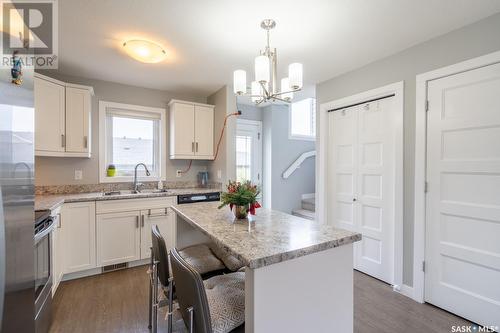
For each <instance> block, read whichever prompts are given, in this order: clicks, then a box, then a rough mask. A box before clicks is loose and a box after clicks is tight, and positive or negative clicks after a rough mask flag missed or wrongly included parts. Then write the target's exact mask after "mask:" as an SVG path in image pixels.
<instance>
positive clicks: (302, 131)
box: [289, 98, 316, 140]
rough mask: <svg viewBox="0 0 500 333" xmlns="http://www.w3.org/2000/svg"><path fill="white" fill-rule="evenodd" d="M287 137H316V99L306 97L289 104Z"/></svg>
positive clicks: (299, 138)
mask: <svg viewBox="0 0 500 333" xmlns="http://www.w3.org/2000/svg"><path fill="white" fill-rule="evenodd" d="M289 138H290V139H298V140H315V139H316V99H315V98H306V99H303V100H301V101H298V102H295V103H292V104H291V105H290V126H289Z"/></svg>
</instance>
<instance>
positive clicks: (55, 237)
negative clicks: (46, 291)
mask: <svg viewBox="0 0 500 333" xmlns="http://www.w3.org/2000/svg"><path fill="white" fill-rule="evenodd" d="M52 218H53V219H54V225H55V226H54V229H53V231H52V248H51V251H52V252H51V253H52V257H51V258H52V273H51V274H52V296H53V295H54V294H55V293H56V290H57V287H59V283H60V282H61V280H62V277H63V274H64V251H63V250H62V246H63V244H62V241H63V240H64V237H63V235H62V230H61V212H60V209H58V211H54V212H52Z"/></svg>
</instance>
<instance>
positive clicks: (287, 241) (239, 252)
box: [172, 202, 361, 269]
mask: <svg viewBox="0 0 500 333" xmlns="http://www.w3.org/2000/svg"><path fill="white" fill-rule="evenodd" d="M219 204H220V203H219V202H203V203H193V204H188V205H175V206H172V209H173V210H174V211H175V212H176V213H177V215H178V216H180V217H182V219H184V220H185V221H187V222H188V223H189V224H191V225H193V226H194V227H196V228H197V229H199V230H200V231H201V232H203V233H204V234H205V235H206V236H208V237H209V238H210V240H211V241H213V242H214V243H215V244H216V245H217V246H219V247H222V248H223V249H225V250H227V251H228V252H229V253H231V254H233V255H234V256H236V257H237V258H238V259H239V260H241V261H242V262H243V263H244V264H245V265H246V266H248V267H250V268H252V269H256V268H260V267H264V266H268V265H272V264H276V263H279V262H282V261H286V260H291V259H294V258H298V257H301V256H306V255H310V254H313V253H316V252H320V251H324V250H327V249H331V248H334V247H339V246H342V245H346V244H351V243H354V242H357V241H359V240H361V234H359V233H355V232H351V231H347V230H344V229H338V228H335V227H332V226H329V225H323V224H319V223H316V222H314V221H310V220H306V219H303V218H300V217H296V216H293V215H289V214H285V213H282V212H278V211H273V210H268V209H264V208H260V209H258V210H257V215H256V216H255V217H252V218H253V220H252V221H250V222H249V221H247V220H234V217H233V214H232V213H231V211H230V210H229V208H227V207H224V208H223V209H217V207H218V205H219Z"/></svg>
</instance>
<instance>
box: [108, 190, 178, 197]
mask: <svg viewBox="0 0 500 333" xmlns="http://www.w3.org/2000/svg"><path fill="white" fill-rule="evenodd" d="M169 192H171V191H170V190H168V189H161V190H158V189H154V190H142V191H141V192H139V193H133V192H132V190H121V191H109V192H104V195H105V196H115V195H126V194H127V195H128V194H148V193H169Z"/></svg>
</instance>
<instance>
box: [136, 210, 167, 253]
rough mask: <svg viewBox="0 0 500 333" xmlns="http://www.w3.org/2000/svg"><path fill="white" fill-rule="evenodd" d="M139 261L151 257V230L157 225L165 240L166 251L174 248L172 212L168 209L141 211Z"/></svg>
mask: <svg viewBox="0 0 500 333" xmlns="http://www.w3.org/2000/svg"><path fill="white" fill-rule="evenodd" d="M141 216H142V217H141V218H142V223H141V259H146V258H149V257H150V256H151V245H152V240H151V228H152V226H153V225H155V224H156V225H157V226H158V228H159V229H160V233H161V235H162V236H163V238H164V239H165V243H166V245H167V250H169V251H170V249H171V248H173V247H174V237H175V236H174V212H173V211H172V210H171V209H170V207H168V208H159V209H148V210H144V211H141Z"/></svg>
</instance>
